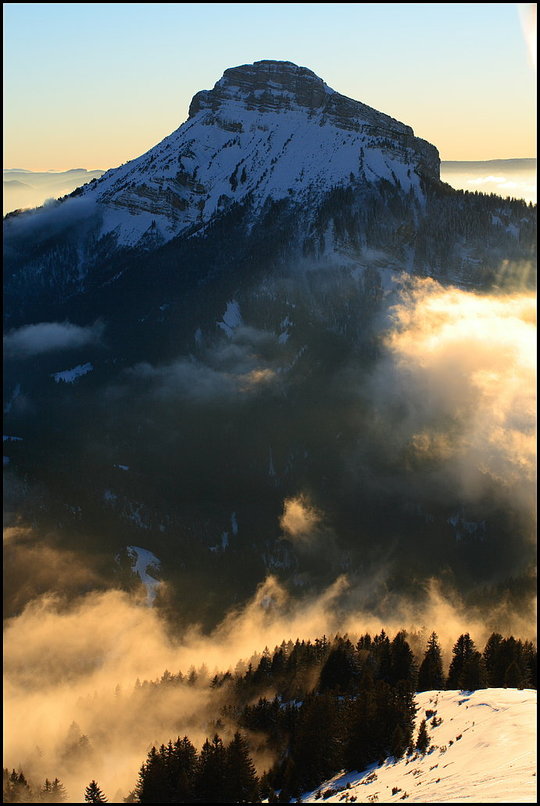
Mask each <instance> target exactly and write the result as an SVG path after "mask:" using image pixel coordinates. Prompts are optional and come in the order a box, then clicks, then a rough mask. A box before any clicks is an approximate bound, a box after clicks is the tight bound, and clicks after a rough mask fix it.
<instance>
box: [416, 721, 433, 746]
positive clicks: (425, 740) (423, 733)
mask: <svg viewBox="0 0 540 806" xmlns="http://www.w3.org/2000/svg"><path fill="white" fill-rule="evenodd" d="M429 743H430V738H429V735H428V732H427V728H426V720H425V719H423V720H422V721H421V722H420V727H419V729H418V737H417V739H416V749H417V750H418V752H419V753H425V752H426V750H427V749H428V747H429Z"/></svg>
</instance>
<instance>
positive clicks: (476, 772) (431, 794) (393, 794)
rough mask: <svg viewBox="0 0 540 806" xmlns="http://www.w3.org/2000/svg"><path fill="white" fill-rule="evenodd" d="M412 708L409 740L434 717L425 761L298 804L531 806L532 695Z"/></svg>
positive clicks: (369, 772) (477, 697)
mask: <svg viewBox="0 0 540 806" xmlns="http://www.w3.org/2000/svg"><path fill="white" fill-rule="evenodd" d="M416 703H417V715H416V732H415V737H416V734H417V731H418V726H419V724H420V722H421V721H422V719H424V718H425V716H426V711H428V713H429V712H435V713H431V715H430V716H429V717H428V719H427V721H426V724H427V728H428V734H429V736H430V739H431V744H430V746H429V748H428V750H427V753H426V754H425V755H418V754H414V755H412V756H404V757H403V758H402V759H400V760H399V761H397V762H394V760H393V759H389V760H388V761H386V762H385V763H384V764H382V765H381V766H379V767H378V766H377V765H372V766H370V767H368V768H367V769H366V770H364V771H363V772H361V773H358V772H351V773H345V774H342V775H336V776H335V777H334V778H332V779H331V780H329V781H326V782H325V783H324V784H322V785H321V786H320V787H318V788H317V789H316V790H314V791H313V792H310V793H307V794H305V795H304V796H303V797H302V802H304V803H314V802H318V803H321V802H325V803H338V802H344V803H351V802H355V801H356V802H358V803H367V802H375V801H379V802H381V803H395V802H397V801H401V800H405V801H407V802H410V803H536V691H533V690H531V689H524V690H521V691H518V690H517V689H504V688H490V689H480V690H479V691H474V692H468V691H425V692H422V693H421V694H417V695H416ZM433 718H435V719H436V720H437V722H438V721H439V720H441V721H440V723H439V724H437V726H436V727H433V725H432V724H431V723H432V720H433Z"/></svg>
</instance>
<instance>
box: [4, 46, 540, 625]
mask: <svg viewBox="0 0 540 806" xmlns="http://www.w3.org/2000/svg"><path fill="white" fill-rule="evenodd" d="M535 214H536V211H535V209H534V208H533V207H532V205H527V204H526V203H525V202H520V201H516V200H510V199H502V198H500V197H496V196H483V195H482V194H478V193H476V194H474V193H464V192H459V191H455V190H453V189H452V188H450V187H449V186H448V185H446V184H445V183H443V182H441V181H440V178H439V157H438V153H437V150H436V148H435V147H434V146H432V145H430V144H429V143H426V142H425V141H423V140H421V139H420V138H417V137H415V136H414V134H413V131H412V129H411V128H410V127H408V126H406V125H405V124H403V123H400V122H398V121H396V120H394V119H393V118H391V117H389V116H388V115H385V114H382V113H380V112H377V111H376V110H374V109H371V108H370V107H368V106H366V105H364V104H362V103H360V102H359V101H355V100H352V99H349V98H346V97H344V96H342V95H340V94H339V93H337V92H335V91H334V90H331V89H330V88H329V87H327V85H326V84H325V83H324V82H323V81H322V80H321V79H320V78H318V77H317V76H316V75H315V74H314V73H313V72H311V71H310V70H308V69H306V68H304V67H298V66H296V65H294V64H291V63H290V62H275V61H261V62H256V63H255V64H253V65H243V66H240V67H235V68H231V69H229V70H226V71H225V73H224V75H223V77H222V78H221V79H220V80H219V81H218V82H217V83H216V85H215V86H214V88H213V89H212V90H205V91H202V92H199V93H197V94H196V95H195V97H194V98H193V100H192V103H191V105H190V109H189V116H188V119H187V120H186V122H185V123H183V124H182V125H181V126H180V127H179V129H177V131H175V132H173V133H172V134H171V135H170V136H169V137H167V138H165V140H163V141H162V142H161V143H159V144H158V145H156V146H155V147H154V148H152V149H151V150H150V151H149V152H147V153H146V154H144V155H142V156H141V157H139V158H138V159H135V160H133V161H131V162H129V163H127V164H125V165H123V166H120V167H119V168H116V169H114V170H112V171H108V172H106V173H105V174H103V175H102V176H101V177H99V178H95V179H93V180H92V181H91V182H90V183H87V184H86V185H84V186H82V187H80V188H77V189H76V190H75V191H73V192H72V193H70V194H69V195H68V196H67V197H65V198H63V199H61V200H59V201H58V202H56V203H52V204H50V205H48V206H46V207H44V208H42V209H39V210H37V211H31V212H23V213H19V214H12V215H9V216H7V217H6V219H5V222H4V265H5V272H4V276H5V281H4V299H5V329H6V335H5V338H4V347H5V357H6V364H5V374H4V383H5V386H4V390H5V391H4V395H5V430H6V435H7V437H8V439H7V440H6V441H5V443H4V448H5V454H6V458H5V460H4V461H5V463H6V465H7V479H8V488H7V489H8V497H7V501H8V504H7V509H8V513H10V517H11V519H12V520H11V522H12V523H18V522H21V523H24V524H28V525H33V528H35V529H37V530H39V532H40V534H42V535H47V540H49V541H51V542H52V543H53V544H54V546H55V547H61V548H62V549H68V550H73V549H77V550H84V552H86V553H87V554H88V558H87V559H88V563H89V565H90V566H91V567H94V568H95V567H97V566H99V569H100V573H104V574H105V577H106V579H107V584H108V583H109V582H110V580H111V579H115V580H118V579H120V580H122V584H132V583H133V579H132V576H130V574H129V573H125V572H126V568H127V569H128V570H129V563H130V560H129V556H130V555H129V552H128V551H127V548H126V547H129V546H137V547H140V550H141V551H147V552H150V553H151V554H152V555H154V556H155V557H156V558H158V560H159V561H160V563H161V566H160V574H161V575H162V578H163V579H165V580H167V581H168V582H169V583H170V584H169V585H168V586H163V588H162V589H161V592H158V594H157V596H156V598H155V606H156V607H162V608H163V609H164V610H167V609H168V611H169V612H171V613H175V614H178V613H182V616H181V618H182V619H185V620H187V621H189V620H190V619H192V618H196V619H197V620H200V621H201V622H203V623H213V622H214V621H215V620H216V619H218V618H219V617H220V616H221V615H222V613H223V612H224V611H225V610H227V609H228V608H229V607H230V606H231V605H236V604H237V603H239V602H242V601H244V600H245V599H246V597H248V596H250V595H251V594H252V593H253V592H254V590H255V589H256V587H257V584H258V583H259V582H261V581H262V580H263V579H264V578H266V577H267V576H268V575H269V574H273V575H277V576H278V577H279V578H280V579H281V580H282V582H284V583H286V584H287V585H288V586H289V587H290V589H291V591H293V592H294V591H299V590H304V591H305V590H309V589H310V588H311V587H313V589H314V590H315V589H320V588H321V586H325V585H327V584H328V583H330V582H332V581H333V580H335V579H336V577H338V576H339V575H340V574H342V573H344V572H347V573H348V574H349V575H351V577H353V578H355V577H358V578H365V577H371V576H373V575H374V574H376V573H378V570H380V569H381V568H382V567H384V568H385V574H388V576H387V577H386V578H385V581H384V585H383V588H384V589H385V590H386V589H387V587H390V589H392V590H396V591H403V592H406V591H409V592H417V591H418V586H419V585H422V584H424V583H426V584H427V580H429V579H433V578H434V577H439V576H440V575H441V574H442V573H444V574H445V576H446V578H447V579H448V580H450V581H451V583H452V584H455V585H456V586H457V587H458V589H459V590H460V592H461V593H462V594H469V593H470V595H471V596H472V597H473V598H475V600H476V601H481V600H482V597H483V596H487V597H488V598H489V597H492V596H493V595H494V594H493V590H496V591H504V595H505V596H506V595H507V596H514V597H517V599H520V597H522V598H523V599H527V597H528V592H529V590H530V584H531V583H530V573H529V572H530V567H531V545H532V544H531V543H530V539H529V536H530V535H529V532H530V518H529V514H527V515H524V513H523V508H522V506H521V504H520V505H519V506H516V505H515V502H514V501H513V500H512V501H510V500H509V494H508V492H507V485H506V481H504V480H501V479H502V477H501V473H500V470H498V471H497V473H496V472H495V470H493V472H491V470H490V472H487V471H486V463H485V460H484V458H483V457H482V458H478V461H476V459H477V457H476V455H475V457H474V461H472V460H471V461H469V458H470V454H469V453H467V451H468V450H473V447H474V450H478V451H480V448H481V447H482V446H483V445H489V446H491V443H490V436H489V432H488V435H487V436H486V435H485V434H483V435H482V438H481V439H476V438H475V439H470V440H469V433H470V432H469V429H470V427H472V426H470V424H469V420H467V422H465V421H464V420H463V417H464V412H466V413H467V417H471V418H472V413H474V410H475V406H474V405H472V404H471V402H470V400H471V399H472V400H474V399H476V398H474V395H476V394H478V392H477V390H478V389H480V388H481V387H480V386H479V384H478V378H479V377H485V375H482V374H481V373H482V372H484V373H485V372H486V370H485V367H479V372H480V375H474V378H475V379H476V380H474V381H471V384H472V385H471V389H472V390H475V391H474V393H473V392H471V395H472V398H470V399H469V398H467V405H465V406H460V405H459V401H458V400H457V393H456V395H455V396H452V395H449V396H448V398H446V397H445V395H443V394H441V393H440V392H439V390H440V389H441V388H442V387H444V385H445V384H448V388H449V389H452V388H453V386H452V383H453V382H452V380H451V378H449V379H448V380H445V381H444V383H443V382H442V381H441V379H440V378H439V379H438V380H437V381H433V384H432V385H431V386H430V387H429V388H430V390H431V391H429V393H428V392H425V393H424V392H422V393H421V394H420V392H418V395H419V397H418V398H416V397H415V396H413V397H409V395H411V394H412V392H411V389H410V385H409V381H407V380H406V377H405V375H402V374H401V372H402V370H401V366H402V365H401V364H399V363H398V364H396V365H395V366H390V364H391V357H390V354H389V352H388V349H387V346H386V336H385V334H386V333H387V330H388V328H389V327H392V326H393V325H392V323H393V322H395V320H394V319H393V317H394V315H395V310H396V305H397V306H399V305H400V304H404V300H406V299H410V298H411V297H410V294H413V296H414V293H416V292H414V288H416V286H415V282H416V280H418V279H420V280H422V281H423V282H424V287H426V288H428V287H429V288H432V289H433V288H434V287H435V286H436V285H437V284H439V285H437V287H439V286H440V287H442V288H445V287H450V286H452V287H454V288H457V289H461V291H462V292H463V293H465V292H466V291H469V292H475V293H477V292H482V293H484V294H487V293H488V292H490V291H492V290H494V289H495V290H497V293H501V292H502V291H505V292H510V291H515V290H516V289H518V290H520V291H527V290H530V289H532V288H533V287H534V281H535V271H534V250H535ZM430 283H431V285H429V284H430ZM426 284H427V285H426ZM402 324H403V323H402ZM503 330H504V328H503ZM472 338H475V337H474V336H472ZM480 352H482V351H480ZM506 353H508V351H506V352H505V350H500V351H499V352H498V355H499V356H500V355H504V354H506ZM508 354H509V355H510V353H508ZM469 364H470V362H466V366H469ZM418 371H419V370H418ZM452 371H453V372H454V374H455V370H452ZM407 377H409V378H412V377H416V375H415V374H414V373H413V374H412V375H411V374H409V376H407ZM441 385H442V386H441ZM416 394H417V392H416V391H415V392H414V395H416ZM467 394H468V393H467ZM524 399H525V398H519V401H518V402H519V405H521V402H522V401H523V400H524ZM430 401H431V402H432V404H433V406H435V408H434V409H433V410H432V411H428V414H426V416H427V417H428V420H429V429H432V430H430V431H429V434H428V436H426V433H427V432H424V431H422V429H420V431H414V430H412V431H411V432H410V433H409V432H407V429H408V428H409V427H410V428H411V429H413V424H414V419H415V416H416V415H415V412H422V413H425V412H426V411H427V410H428V409H429V405H428V404H429V402H430ZM450 403H453V404H455V408H453V409H450V408H448V409H447V406H449V405H450ZM518 419H519V418H518ZM516 421H517V420H516ZM471 422H472V419H471ZM519 422H520V423H521V424H524V425H523V428H528V425H527V423H528V422H529V420H528V419H527V417H526V416H523V418H521V419H520V420H519ZM475 427H476V426H475ZM520 427H521V426H520ZM422 428H426V424H425V423H424V424H423V425H422ZM406 432H407V433H406ZM463 434H465V436H466V438H465V437H463ZM458 437H459V439H462V440H463V441H462V443H460V445H461V447H460V448H459V451H458V450H457V448H456V451H455V452H454V453H452V452H450V455H451V457H452V461H450V463H449V460H448V456H449V454H448V452H447V451H446V453H445V451H443V450H442V447H441V450H440V454H439V455H438V458H437V459H436V460H433V458H432V456H431V454H430V451H429V450H427V449H426V448H425V447H424V448H422V445H424V446H425V445H426V444H429V445H437V446H444V445H448V444H457V442H456V440H458ZM527 438H528V437H527ZM425 440H427V443H426V442H425ZM470 446H473V447H470ZM463 452H464V453H463ZM493 456H495V457H499V453H498V452H497V451H496V450H495V448H494V449H493V451H492V453H491V454H490V457H491V458H490V460H489V461H490V462H493V461H494V459H493ZM460 457H462V460H463V462H464V463H465V465H466V467H467V471H466V473H464V474H463V473H461V472H458V473H457V478H458V481H457V482H456V471H455V468H454V466H453V465H452V462H453V461H454V460H456V461H457V458H460ZM505 457H506V454H505ZM460 461H461V459H460ZM505 461H506V459H505ZM450 466H451V467H452V473H451V474H450V475H449V474H448V472H449V468H450ZM526 466H527V467H528V465H527V463H523V462H522V463H521V464H520V465H519V467H521V468H524V467H526ZM487 467H488V468H490V467H491V465H490V464H489V462H488V465H487ZM512 470H514V465H513V464H512ZM516 472H518V471H516ZM520 472H521V471H520ZM469 475H470V476H471V479H470V488H469V487H467V489H465V484H464V483H462V481H463V479H464V478H467V480H469ZM528 485H529V480H527V481H526V482H524V483H522V484H521V483H518V482H517V481H512V484H511V485H510V488H511V489H512V491H515V490H516V489H518V488H519V490H520V493H519V497H520V500H521V498H526V496H527V495H528V492H527V491H528V489H529V487H528ZM472 490H474V492H471V491H472ZM524 491H525V492H524ZM510 536H511V539H510ZM486 546H488V547H489V552H488V549H487V548H486ZM488 555H489V560H488V559H487V557H488ZM115 557H120V560H119V562H116V561H115V559H114V558H115ZM132 559H133V557H132ZM96 564H97V565H96ZM16 582H17V578H16V574H13V575H12V576H11V577H10V583H9V584H10V585H11V584H12V585H13V586H14V587H16ZM39 584H40V585H44V586H45V587H46V586H47V585H51V586H52V587H53V589H54V586H55V585H56V584H58V583H57V582H56V581H55V579H54V575H52V576H51V577H50V578H47V579H44V578H43V577H42V578H41V579H40V583H39ZM103 584H105V583H103ZM26 590H27V589H26V588H25V591H26ZM34 592H35V591H34ZM201 592H204V593H201ZM31 593H32V591H27V594H28V595H31ZM25 595H26V594H25ZM415 595H416V594H415ZM497 595H498V594H497ZM500 595H503V594H502V593H501V594H500ZM366 596H367V598H368V600H369V601H368V602H367V604H368V605H369V606H370V607H376V606H377V605H378V602H379V601H381V596H380V590H378V589H377V590H376V589H375V588H374V589H373V590H372V591H371V592H370V593H369V594H368V593H367V592H366ZM15 600H17V601H18V605H17V606H20V604H21V602H20V598H19V599H17V596H15ZM520 601H521V600H520ZM520 606H521V604H520V603H519V602H517V600H516V604H515V607H516V608H517V609H519V607H520Z"/></svg>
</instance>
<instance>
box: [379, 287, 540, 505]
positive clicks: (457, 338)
mask: <svg viewBox="0 0 540 806" xmlns="http://www.w3.org/2000/svg"><path fill="white" fill-rule="evenodd" d="M392 315H393V322H394V327H393V329H392V330H391V331H390V332H389V333H388V335H387V340H386V346H387V349H388V351H389V358H388V362H387V363H386V364H385V363H384V362H383V363H382V364H381V366H380V367H379V368H378V370H377V373H376V374H375V379H374V382H375V384H376V385H377V388H378V390H379V391H378V392H377V394H380V395H381V396H382V395H384V396H385V399H384V400H381V405H383V406H385V405H393V404H394V403H395V402H396V400H397V399H399V403H400V406H401V408H402V418H401V421H400V423H399V424H397V426H396V427H397V428H398V429H399V433H400V434H401V439H402V440H403V444H408V446H409V449H410V451H412V454H413V455H416V456H417V457H419V458H424V459H425V458H427V457H431V458H433V459H435V460H436V461H437V462H438V468H439V470H440V471H444V472H446V473H448V475H449V478H451V479H452V483H453V485H455V486H457V487H458V489H460V490H461V491H462V493H463V494H464V495H465V496H466V497H474V496H475V495H476V494H477V493H478V485H479V484H481V480H482V478H483V477H485V476H487V477H490V478H492V479H493V480H496V481H497V482H498V483H500V484H501V485H502V489H503V490H505V491H506V494H507V495H508V496H510V497H512V498H514V499H515V500H516V502H518V501H519V502H521V503H522V505H524V506H525V507H526V508H527V510H528V511H529V514H530V516H531V517H533V505H532V501H533V498H532V496H533V492H532V489H533V484H534V481H535V478H536V299H535V297H534V295H532V294H530V295H529V294H515V295H512V296H484V295H477V294H471V293H468V292H465V291H462V290H460V289H457V288H443V287H441V286H439V285H438V284H437V283H435V282H433V281H423V282H420V281H419V282H415V283H414V284H413V285H412V287H411V288H410V290H409V292H408V293H407V294H405V295H404V297H403V298H402V301H401V302H400V304H398V305H397V306H396V307H395V308H394V309H393V312H392ZM390 377H392V382H391V383H390V382H389V378H390Z"/></svg>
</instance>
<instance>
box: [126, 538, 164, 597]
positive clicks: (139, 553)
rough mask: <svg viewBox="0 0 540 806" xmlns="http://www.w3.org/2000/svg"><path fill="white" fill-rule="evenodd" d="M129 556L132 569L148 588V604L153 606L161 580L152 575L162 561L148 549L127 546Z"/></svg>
mask: <svg viewBox="0 0 540 806" xmlns="http://www.w3.org/2000/svg"><path fill="white" fill-rule="evenodd" d="M126 550H127V553H128V556H129V557H130V559H131V560H132V563H133V565H132V568H133V570H134V571H135V572H136V573H137V574H138V575H139V577H140V579H141V581H142V583H143V585H144V586H145V587H146V593H147V604H148V605H149V606H152V604H153V603H154V600H155V598H156V594H157V589H158V586H159V584H160V582H159V580H158V579H157V578H156V577H155V576H154V575H153V574H152V571H153V570H155V569H158V568H159V567H160V566H161V562H160V560H159V559H158V558H157V557H156V555H155V554H152V552H151V551H148V549H143V548H140V546H126Z"/></svg>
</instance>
